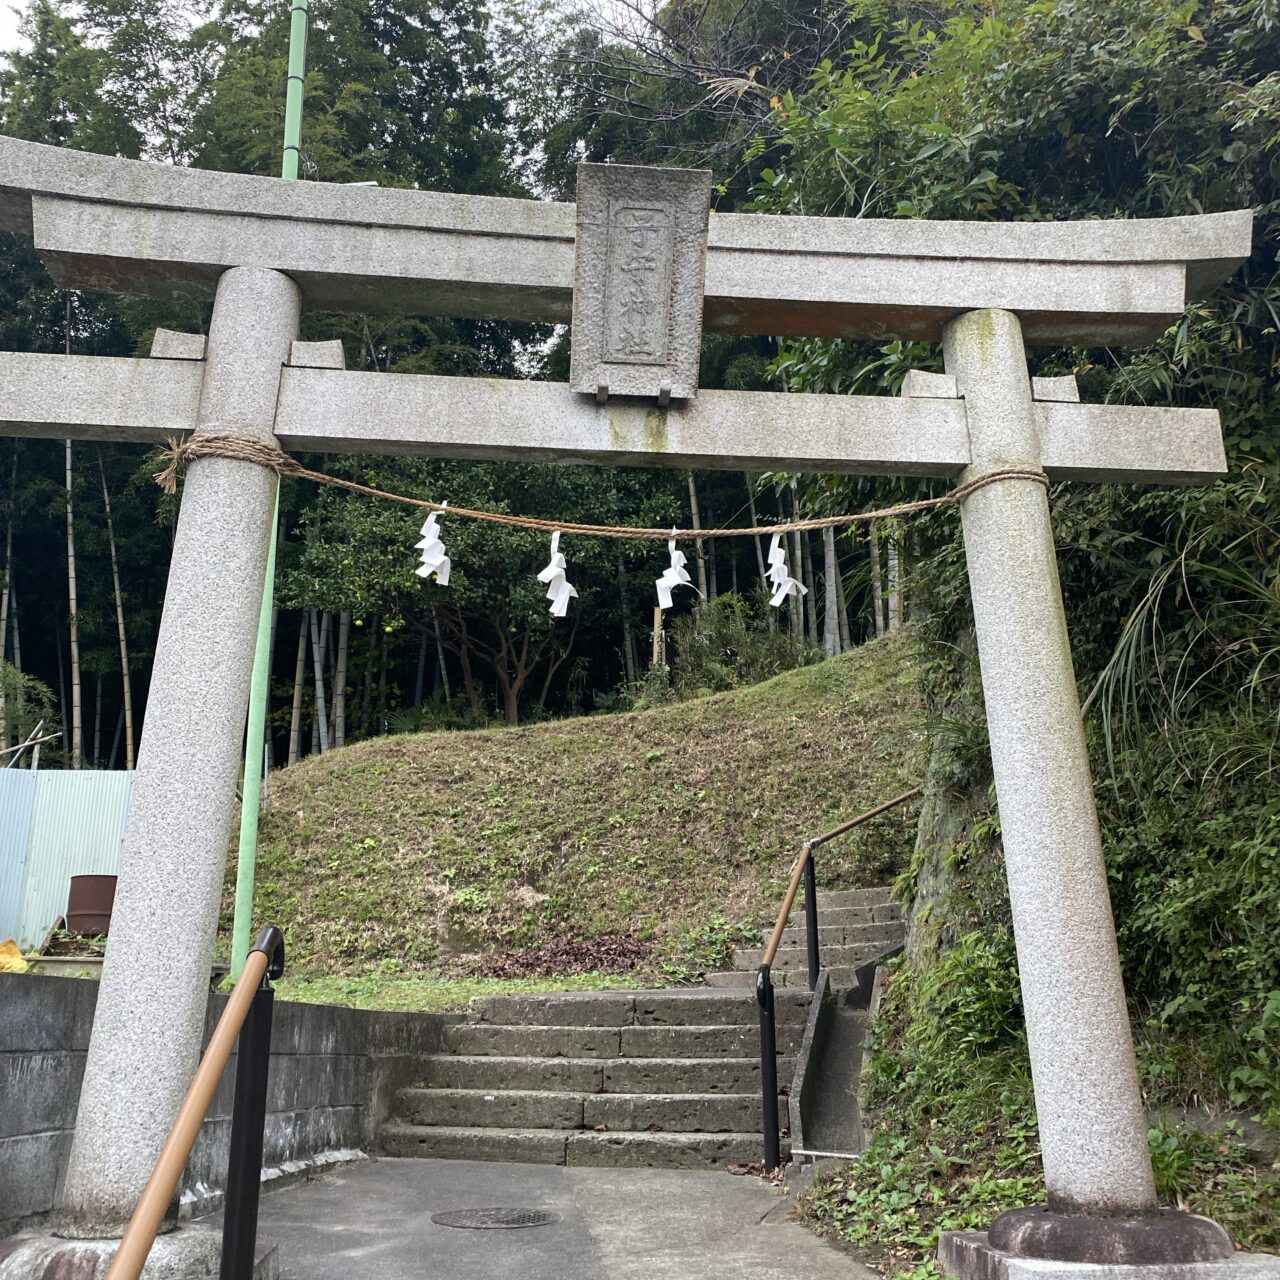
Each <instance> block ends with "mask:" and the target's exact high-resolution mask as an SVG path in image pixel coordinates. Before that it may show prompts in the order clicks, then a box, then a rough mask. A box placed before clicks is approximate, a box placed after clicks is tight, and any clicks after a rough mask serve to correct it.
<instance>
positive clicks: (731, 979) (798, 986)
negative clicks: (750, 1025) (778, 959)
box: [702, 969, 809, 1023]
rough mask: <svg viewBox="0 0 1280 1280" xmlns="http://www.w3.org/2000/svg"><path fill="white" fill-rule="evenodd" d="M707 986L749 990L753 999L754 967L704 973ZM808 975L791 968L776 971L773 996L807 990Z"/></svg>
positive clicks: (719, 988) (758, 1017)
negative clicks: (787, 971) (788, 971)
mask: <svg viewBox="0 0 1280 1280" xmlns="http://www.w3.org/2000/svg"><path fill="white" fill-rule="evenodd" d="M702 980H703V981H704V982H705V983H706V984H707V986H709V987H712V988H715V989H717V990H721V991H724V990H734V989H738V988H741V989H745V990H747V991H750V992H751V999H752V1000H753V1001H754V1000H755V989H756V971H755V969H720V970H717V971H713V972H711V973H708V974H705V975H704V976H703V979H702ZM808 990H809V975H808V971H807V970H804V971H801V970H799V969H793V970H792V971H791V972H790V973H786V972H778V973H775V974H774V975H773V998H774V1001H775V1002H776V1001H777V998H778V996H779V995H781V994H782V992H783V991H808ZM759 1019H760V1015H759V1013H758V1012H757V1014H756V1021H757V1023H758V1022H759Z"/></svg>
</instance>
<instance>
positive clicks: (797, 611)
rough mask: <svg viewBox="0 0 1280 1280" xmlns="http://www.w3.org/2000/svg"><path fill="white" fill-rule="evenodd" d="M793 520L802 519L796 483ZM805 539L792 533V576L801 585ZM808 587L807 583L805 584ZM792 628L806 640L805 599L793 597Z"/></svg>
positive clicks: (793, 493)
mask: <svg viewBox="0 0 1280 1280" xmlns="http://www.w3.org/2000/svg"><path fill="white" fill-rule="evenodd" d="M791 518H792V520H799V519H800V494H799V491H798V490H797V488H796V482H795V481H794V480H793V481H792V482H791ZM804 561H805V555H804V539H803V538H802V537H801V534H800V530H799V529H793V530H792V532H791V576H792V577H793V578H794V579H795V580H796V581H797V582H800V583H804ZM805 585H806V586H807V585H808V584H807V583H806V584H805ZM791 626H792V629H793V630H794V631H795V633H796V635H797V636H799V637H800V638H801V639H802V640H803V639H804V638H805V625H804V597H803V596H792V597H791Z"/></svg>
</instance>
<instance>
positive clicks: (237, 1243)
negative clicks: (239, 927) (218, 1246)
mask: <svg viewBox="0 0 1280 1280" xmlns="http://www.w3.org/2000/svg"><path fill="white" fill-rule="evenodd" d="M252 951H262V952H265V953H266V955H267V957H268V960H267V968H266V971H265V972H264V973H263V975H262V984H261V985H260V986H259V987H258V990H257V992H256V993H255V995H254V997H253V1004H252V1005H251V1006H250V1008H249V1013H248V1016H247V1017H246V1018H245V1020H244V1026H243V1027H241V1029H240V1040H239V1043H238V1045H237V1048H236V1087H235V1100H234V1102H233V1104H232V1109H231V1150H230V1153H229V1154H228V1157H227V1191H226V1205H225V1208H224V1210H223V1216H222V1263H221V1266H220V1268H219V1271H218V1275H219V1280H253V1263H254V1253H255V1252H256V1251H257V1242H258V1193H259V1190H260V1188H261V1185H262V1147H263V1138H264V1130H265V1127H266V1121H267V1073H268V1070H269V1068H270V1066H271V1019H272V1013H273V1012H274V1006H275V991H274V990H273V989H272V987H271V982H272V980H273V979H275V978H279V977H280V976H281V975H282V974H283V973H284V938H283V936H282V935H281V933H280V930H279V929H276V928H274V927H268V928H266V929H264V930H263V931H262V933H261V934H260V935H259V937H258V941H257V943H256V944H255V945H254V946H253V948H252Z"/></svg>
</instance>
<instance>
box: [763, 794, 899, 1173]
mask: <svg viewBox="0 0 1280 1280" xmlns="http://www.w3.org/2000/svg"><path fill="white" fill-rule="evenodd" d="M923 789H924V788H923V787H912V788H911V790H910V791H904V792H903V793H902V794H901V795H899V796H894V798H893V799H892V800H886V801H885V802H884V803H883V804H878V805H876V807H875V808H874V809H868V810H867V811H866V812H865V813H860V814H858V816H857V817H856V818H850V819H849V820H848V821H847V822H842V823H840V825H839V826H836V827H832V828H831V830H830V831H824V832H823V833H822V834H821V835H819V836H812V837H811V838H810V839H808V840H806V841H805V842H804V843H803V844H802V845H801V846H800V853H799V855H798V856H797V858H796V862H795V866H794V867H792V869H791V879H790V881H789V882H788V884H787V892H786V895H785V896H784V897H783V899H782V906H781V908H780V909H779V911H778V918H777V920H776V921H775V922H774V925H773V932H772V933H771V934H770V935H769V941H768V942H767V943H765V947H764V952H763V954H762V955H761V957H760V967H759V968H758V969H757V970H756V1003H757V1004H758V1005H759V1006H760V1102H761V1109H762V1116H763V1120H762V1123H763V1130H764V1132H763V1135H762V1136H763V1138H764V1168H765V1172H767V1173H772V1172H773V1170H775V1169H777V1168H778V1166H779V1165H780V1164H781V1163H782V1135H781V1130H780V1126H779V1120H778V1034H777V1024H776V1019H775V1016H774V1002H773V974H772V969H773V962H774V960H775V959H776V958H777V955H778V947H779V946H780V945H781V944H782V935H783V933H784V932H785V931H786V927H787V922H788V921H789V920H790V919H791V909H792V907H793V906H794V905H795V901H796V894H797V892H799V889H800V880H801V877H803V878H804V914H805V941H806V950H807V952H808V955H807V959H808V962H809V990H810V991H813V990H815V989H816V987H817V985H818V976H819V974H820V973H821V971H822V969H821V955H820V953H819V947H818V884H817V872H816V870H815V868H814V864H813V851H814V850H815V849H816V848H817V847H818V846H819V845H820V844H826V843H827V842H828V841H829V840H834V839H835V838H836V837H837V836H842V835H844V834H845V833H846V832H847V831H852V830H853V829H854V827H859V826H861V825H862V824H863V823H864V822H870V821H871V819H872V818H877V817H879V816H880V814H882V813H887V812H888V811H889V810H890V809H894V808H896V807H897V806H898V805H900V804H904V803H905V802H906V801H908V800H910V799H911V798H912V797H913V796H918V795H919V794H920V792H921V791H922V790H923Z"/></svg>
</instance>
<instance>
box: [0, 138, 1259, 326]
mask: <svg viewBox="0 0 1280 1280" xmlns="http://www.w3.org/2000/svg"><path fill="white" fill-rule="evenodd" d="M0 227H3V228H5V229H9V230H15V231H24V232H26V233H27V234H29V235H31V236H33V238H34V241H35V246H36V249H37V251H38V252H39V253H40V255H41V257H42V258H43V259H44V261H45V262H46V263H47V264H48V266H49V269H50V270H51V272H52V273H53V276H54V279H55V280H56V281H57V282H58V284H59V285H62V286H64V287H68V288H85V289H104V290H109V291H130V292H150V293H154V294H159V295H166V296H175V295H188V296H189V295H191V294H193V293H194V294H208V293H210V292H211V291H212V288H213V286H214V285H215V284H216V282H217V279H218V277H219V276H220V275H221V274H222V272H223V271H225V270H226V269H227V268H229V267H232V266H259V267H267V268H271V269H274V270H279V271H283V272H285V273H286V274H288V275H289V276H290V277H291V278H292V279H293V280H294V282H295V283H296V284H297V285H298V286H299V287H300V289H301V290H302V295H303V301H304V304H305V305H307V306H310V307H316V308H321V309H329V310H359V311H389V312H398V313H401V314H412V313H421V314H426V313H435V314H449V315H456V316H475V317H489V318H498V319H510V320H532V321H550V322H554V323H567V322H568V321H569V319H570V316H571V310H572V300H573V280H574V243H575V208H574V206H573V205H572V204H568V203H553V202H548V201H536V200H519V199H509V198H504V197H496V196H463V195H450V194H445V193H441V192H431V191H415V190H401V189H380V188H367V187H358V186H355V187H353V186H347V185H340V184H334V183H317V182H282V181H280V180H279V179H275V178H259V177H249V176H245V175H242V174H230V173H218V172H212V171H208V170H198V169H184V168H176V167H173V166H167V165H159V164H150V163H145V162H141V161H135V160H120V159H116V158H113V157H109V156H100V155H94V154H91V153H88V152H81V151H72V150H68V149H65V148H58V147H48V146H42V145H40V144H37V143H29V142H21V141H18V140H16V139H12V138H0ZM1251 230H1252V215H1251V213H1250V212H1249V211H1247V210H1244V211H1240V212H1232V213H1220V214H1210V215H1205V216H1194V217H1177V218H1160V219H1116V220H1108V221H1101V220H1097V221H1086V222H1012V223H1010V222H1000V223H997V222H930V221H923V220H921V221H914V220H905V219H902V220H897V219H855V218H813V217H778V216H774V215H761V214H712V215H711V219H710V225H709V229H708V232H707V262H706V300H705V307H704V316H703V323H704V325H705V327H706V329H707V330H709V331H712V332H724V333H740V334H769V335H779V336H782V335H794V336H806V335H807V336H818V337H849V338H873V339H877V338H889V337H902V338H920V339H936V338H939V337H941V334H942V329H943V326H944V325H945V324H946V322H947V321H948V320H951V319H954V318H955V317H956V316H958V315H961V314H963V313H965V312H967V311H972V310H977V309H988V308H995V309H1001V310H1007V311H1012V312H1014V313H1016V314H1017V315H1018V317H1019V321H1020V323H1021V326H1022V331H1023V335H1024V338H1025V340H1026V341H1027V342H1029V343H1033V344H1050V345H1089V344H1101V343H1106V344H1111V345H1134V344H1145V343H1148V342H1150V341H1152V340H1154V339H1155V338H1156V337H1158V336H1159V334H1160V333H1161V332H1162V331H1163V330H1164V329H1165V328H1166V327H1167V326H1168V325H1169V324H1171V323H1172V322H1173V321H1174V320H1176V318H1177V317H1178V316H1179V315H1181V314H1182V311H1183V309H1184V307H1185V304H1186V302H1187V301H1188V300H1189V299H1191V298H1194V297H1198V296H1201V295H1203V294H1204V293H1205V292H1207V291H1208V290H1210V289H1211V288H1213V287H1214V286H1215V285H1217V284H1218V283H1220V282H1221V281H1222V280H1224V279H1226V278H1227V277H1228V276H1229V275H1230V274H1231V273H1232V272H1233V271H1235V269H1236V268H1237V267H1238V266H1239V265H1240V264H1241V262H1243V261H1244V259H1245V258H1247V257H1248V255H1249V247H1250V236H1251Z"/></svg>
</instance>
